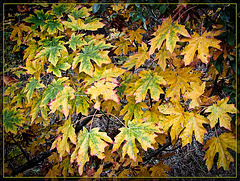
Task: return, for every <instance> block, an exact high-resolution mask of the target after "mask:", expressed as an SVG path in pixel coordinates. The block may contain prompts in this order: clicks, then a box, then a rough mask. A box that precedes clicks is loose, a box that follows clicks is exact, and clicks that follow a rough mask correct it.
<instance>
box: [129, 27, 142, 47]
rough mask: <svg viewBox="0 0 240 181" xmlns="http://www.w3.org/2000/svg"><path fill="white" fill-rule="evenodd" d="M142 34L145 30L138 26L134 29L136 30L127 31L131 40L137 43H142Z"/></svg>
mask: <svg viewBox="0 0 240 181" xmlns="http://www.w3.org/2000/svg"><path fill="white" fill-rule="evenodd" d="M141 33H142V34H144V33H146V31H145V30H144V29H141V28H140V27H139V28H138V29H137V30H136V31H133V30H129V31H128V34H129V36H130V38H129V39H130V40H131V42H133V41H134V40H136V42H137V43H139V44H141V43H142V37H143V36H142V35H141Z"/></svg>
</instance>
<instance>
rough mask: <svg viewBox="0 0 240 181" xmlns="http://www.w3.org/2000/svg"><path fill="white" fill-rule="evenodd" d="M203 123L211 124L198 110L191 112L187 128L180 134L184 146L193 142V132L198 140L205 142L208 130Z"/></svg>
mask: <svg viewBox="0 0 240 181" xmlns="http://www.w3.org/2000/svg"><path fill="white" fill-rule="evenodd" d="M203 123H205V124H209V121H208V119H207V118H205V117H204V116H201V115H200V114H197V113H196V112H190V113H189V115H188V119H187V121H186V123H185V129H184V130H183V132H182V133H181V135H180V138H182V147H183V146H185V145H187V144H188V143H191V142H192V136H193V132H194V136H195V138H196V140H197V141H199V142H200V143H202V144H203V138H204V134H205V133H207V130H206V129H205V128H204V127H203V125H202V124H203Z"/></svg>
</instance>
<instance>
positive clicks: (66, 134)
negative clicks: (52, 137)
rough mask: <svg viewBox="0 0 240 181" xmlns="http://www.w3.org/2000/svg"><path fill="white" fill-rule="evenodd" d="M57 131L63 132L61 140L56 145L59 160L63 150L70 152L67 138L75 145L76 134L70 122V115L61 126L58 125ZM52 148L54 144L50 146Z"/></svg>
mask: <svg viewBox="0 0 240 181" xmlns="http://www.w3.org/2000/svg"><path fill="white" fill-rule="evenodd" d="M58 131H59V132H62V133H63V135H62V140H61V142H60V143H58V145H57V150H58V153H59V154H60V155H59V157H60V160H61V159H62V156H63V154H64V153H65V151H67V152H68V153H70V147H69V144H68V138H69V139H70V140H71V142H72V143H73V144H75V145H76V137H77V136H76V133H75V129H74V128H73V126H72V124H71V118H70V117H69V119H68V120H67V121H65V123H64V125H63V126H61V127H59V130H58ZM53 145H54V143H53ZM53 148H54V146H52V147H51V149H53Z"/></svg>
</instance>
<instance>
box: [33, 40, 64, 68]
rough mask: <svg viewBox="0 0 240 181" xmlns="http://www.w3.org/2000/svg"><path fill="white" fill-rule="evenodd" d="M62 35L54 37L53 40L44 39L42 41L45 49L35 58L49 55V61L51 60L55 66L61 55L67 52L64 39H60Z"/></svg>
mask: <svg viewBox="0 0 240 181" xmlns="http://www.w3.org/2000/svg"><path fill="white" fill-rule="evenodd" d="M60 38H62V36H59V37H56V38H53V39H52V40H48V39H46V40H44V41H43V42H42V44H43V49H42V50H41V51H40V52H39V53H38V54H37V55H36V57H35V58H39V57H42V56H44V55H46V56H47V58H48V61H49V62H51V63H52V64H53V65H54V66H56V65H57V62H58V60H59V57H60V56H62V53H63V52H64V53H67V49H66V47H65V46H64V45H63V44H64V42H63V41H59V39H60Z"/></svg>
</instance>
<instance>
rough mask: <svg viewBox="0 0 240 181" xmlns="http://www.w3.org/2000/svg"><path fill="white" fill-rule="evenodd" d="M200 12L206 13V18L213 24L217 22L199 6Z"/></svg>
mask: <svg viewBox="0 0 240 181" xmlns="http://www.w3.org/2000/svg"><path fill="white" fill-rule="evenodd" d="M199 9H200V10H201V11H202V12H203V14H205V15H206V17H207V18H208V19H210V20H211V21H212V22H213V23H214V24H217V22H216V21H214V20H213V19H212V18H211V17H210V16H209V15H208V14H207V13H206V12H205V11H204V10H203V9H202V8H199Z"/></svg>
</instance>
